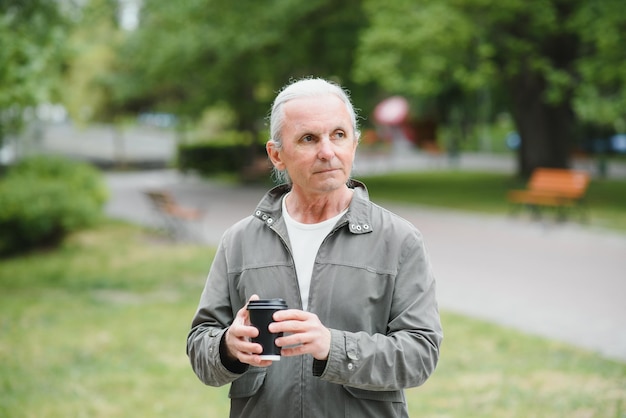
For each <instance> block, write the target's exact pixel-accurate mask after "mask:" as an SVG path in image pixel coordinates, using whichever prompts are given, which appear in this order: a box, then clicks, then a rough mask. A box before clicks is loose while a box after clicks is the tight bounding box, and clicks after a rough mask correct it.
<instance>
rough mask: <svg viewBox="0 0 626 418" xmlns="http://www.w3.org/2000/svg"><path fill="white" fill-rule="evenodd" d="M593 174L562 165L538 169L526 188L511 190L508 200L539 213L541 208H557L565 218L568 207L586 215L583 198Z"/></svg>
mask: <svg viewBox="0 0 626 418" xmlns="http://www.w3.org/2000/svg"><path fill="white" fill-rule="evenodd" d="M589 180H590V176H589V173H587V172H585V171H578V170H568V169H562V168H537V169H535V171H533V173H532V175H531V176H530V179H529V181H528V185H527V186H526V189H524V190H511V191H509V193H508V195H507V199H508V200H509V202H511V203H512V204H514V205H516V206H526V207H529V208H530V209H531V210H533V211H534V212H535V214H539V211H540V209H541V208H546V207H548V208H554V209H556V210H557V211H558V213H559V214H560V215H561V216H563V217H565V216H566V215H567V210H569V209H572V208H578V209H580V210H581V213H582V214H583V216H584V213H583V210H584V207H583V203H584V201H583V199H584V197H585V194H586V192H587V187H588V186H589Z"/></svg>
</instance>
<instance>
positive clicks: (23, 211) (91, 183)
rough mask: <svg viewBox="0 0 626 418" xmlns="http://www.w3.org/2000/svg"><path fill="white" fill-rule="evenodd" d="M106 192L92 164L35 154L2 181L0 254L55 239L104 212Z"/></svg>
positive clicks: (94, 219) (28, 248)
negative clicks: (36, 155) (35, 155)
mask: <svg viewBox="0 0 626 418" xmlns="http://www.w3.org/2000/svg"><path fill="white" fill-rule="evenodd" d="M107 197H108V192H107V189H106V186H105V184H104V181H103V180H102V176H101V175H100V173H99V172H98V171H97V170H96V169H95V168H93V167H91V166H89V165H86V164H84V163H77V162H71V161H68V160H65V159H61V158H56V157H34V158H29V159H26V160H23V161H21V162H20V163H18V164H16V165H15V166H13V167H11V168H10V169H9V170H8V172H7V173H6V176H5V177H4V178H3V179H2V180H0V231H2V233H1V234H0V256H3V255H9V254H15V253H19V252H24V251H27V250H30V249H33V248H36V247H41V246H47V245H54V244H58V243H59V242H60V241H61V240H62V239H63V238H64V237H65V236H66V235H67V234H68V233H69V232H72V231H75V230H78V229H81V228H85V227H87V226H90V225H93V224H95V223H96V222H97V221H98V220H99V219H101V217H102V209H103V205H104V203H105V202H106V199H107Z"/></svg>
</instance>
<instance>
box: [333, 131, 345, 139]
mask: <svg viewBox="0 0 626 418" xmlns="http://www.w3.org/2000/svg"><path fill="white" fill-rule="evenodd" d="M345 137H346V133H345V132H344V131H337V132H335V138H337V139H344V138H345Z"/></svg>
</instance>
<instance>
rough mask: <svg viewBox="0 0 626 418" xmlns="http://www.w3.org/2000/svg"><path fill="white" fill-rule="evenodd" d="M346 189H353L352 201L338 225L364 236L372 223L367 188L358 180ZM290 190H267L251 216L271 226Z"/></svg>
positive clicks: (353, 181) (289, 186) (283, 188)
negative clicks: (345, 225) (346, 225)
mask: <svg viewBox="0 0 626 418" xmlns="http://www.w3.org/2000/svg"><path fill="white" fill-rule="evenodd" d="M348 187H350V188H351V189H354V194H353V196H352V201H351V202H350V206H349V207H348V212H346V214H345V215H344V217H343V218H342V220H341V221H339V223H338V225H343V224H344V223H347V224H348V228H349V230H350V232H352V233H353V234H364V233H368V232H372V222H371V216H370V210H369V205H370V200H369V193H368V191H367V187H366V186H365V184H364V183H362V182H360V181H358V180H352V179H351V180H350V181H349V182H348ZM289 190H291V185H289V184H281V185H279V186H276V187H274V188H273V189H271V190H269V191H268V192H267V193H266V194H265V196H263V198H262V199H261V201H260V202H259V204H258V205H257V207H256V209H255V210H254V214H253V216H254V217H255V218H258V219H260V220H261V221H263V222H264V223H265V224H266V225H267V226H269V227H271V226H273V225H274V224H275V223H276V221H278V220H279V219H281V218H282V204H281V202H282V198H283V197H284V196H285V195H286V194H287V193H288V192H289Z"/></svg>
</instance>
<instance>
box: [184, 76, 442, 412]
mask: <svg viewBox="0 0 626 418" xmlns="http://www.w3.org/2000/svg"><path fill="white" fill-rule="evenodd" d="M270 134H271V139H270V140H269V141H268V142H267V146H266V148H267V153H268V155H269V158H270V160H271V161H272V163H273V165H274V170H275V173H276V175H277V176H278V178H280V179H281V180H283V184H281V185H279V186H277V187H275V188H274V189H272V190H270V191H268V193H267V194H266V195H265V196H264V198H263V199H262V200H261V202H260V203H259V204H258V206H257V207H256V209H255V210H254V213H253V214H252V215H251V216H249V217H248V218H246V219H243V220H242V221H240V222H238V223H236V224H235V225H233V226H232V227H231V228H229V229H228V231H226V233H225V234H224V236H223V237H222V241H221V243H220V245H219V247H218V251H217V253H216V255H215V259H214V260H213V264H212V266H211V269H210V271H209V274H208V278H207V281H206V285H205V288H204V291H203V293H202V295H201V298H200V303H199V306H198V310H197V312H196V314H195V317H194V318H193V322H192V328H191V331H190V333H189V336H188V339H187V353H188V355H189V358H190V360H191V364H192V367H193V369H194V371H195V373H196V374H197V375H198V377H199V378H200V380H202V381H203V382H204V383H206V384H207V385H212V386H221V385H224V384H227V383H230V384H231V388H230V392H229V397H230V398H231V412H230V416H231V417H264V418H268V417H290V418H291V417H311V418H317V417H348V416H350V417H377V418H379V417H406V416H408V410H407V405H406V400H405V397H404V392H403V389H404V388H408V387H413V386H418V385H421V384H422V383H424V382H425V381H426V379H427V378H428V377H429V376H430V374H431V373H432V372H433V371H434V369H435V366H436V364H437V361H438V358H439V347H440V344H441V340H442V337H443V334H442V329H441V323H440V319H439V313H438V308H437V302H436V298H435V279H434V277H433V273H432V269H431V265H430V263H429V260H428V257H427V253H426V250H425V248H424V243H423V240H422V236H421V234H420V233H419V231H418V230H417V229H416V228H415V227H414V226H413V225H411V224H410V223H409V222H407V221H406V220H404V219H402V218H400V217H398V216H396V215H395V214H393V213H391V212H389V211H388V210H385V209H383V208H381V207H380V206H377V205H375V204H373V203H372V202H370V200H369V197H368V193H367V189H366V188H365V185H364V184H362V183H360V182H358V181H356V180H353V179H351V178H350V173H351V169H352V164H353V161H354V157H355V152H356V148H357V144H358V140H359V135H360V133H359V130H358V125H357V116H356V114H355V111H354V108H353V106H352V103H351V102H350V99H349V98H348V96H347V94H346V92H345V91H344V90H343V89H342V88H341V87H340V86H338V85H336V84H334V83H331V82H328V81H326V80H322V79H304V80H299V81H296V82H294V83H292V84H290V85H288V86H287V87H286V88H284V89H283V90H282V91H281V92H280V93H279V94H278V96H277V97H276V99H275V101H274V104H273V107H272V113H271V117H270ZM259 297H262V298H283V299H285V300H286V301H287V303H288V305H289V307H290V309H287V310H283V311H279V312H276V313H275V314H274V316H273V320H274V321H275V322H273V323H272V324H271V325H270V327H269V329H270V331H271V332H273V333H281V332H282V333H284V336H283V337H281V338H278V339H277V340H276V345H277V346H278V347H281V356H282V357H281V360H280V361H271V360H265V359H262V358H261V357H260V356H259V354H260V353H261V352H262V347H261V345H259V344H256V343H254V342H252V341H251V338H253V337H256V336H257V335H258V332H259V331H258V330H257V328H255V327H253V326H251V325H250V321H249V317H248V313H247V310H246V305H247V302H248V301H249V300H250V299H257V298H259Z"/></svg>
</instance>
